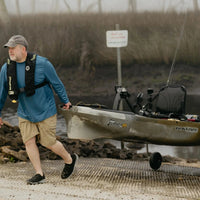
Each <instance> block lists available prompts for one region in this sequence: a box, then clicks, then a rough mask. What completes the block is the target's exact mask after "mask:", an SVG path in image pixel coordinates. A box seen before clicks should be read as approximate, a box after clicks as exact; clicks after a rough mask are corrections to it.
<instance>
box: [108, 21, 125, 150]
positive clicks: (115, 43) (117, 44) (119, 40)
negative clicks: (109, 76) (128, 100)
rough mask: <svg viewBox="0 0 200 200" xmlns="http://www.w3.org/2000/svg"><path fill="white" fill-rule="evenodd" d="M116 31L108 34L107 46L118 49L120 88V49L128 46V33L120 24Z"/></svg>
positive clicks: (120, 81) (119, 82)
mask: <svg viewBox="0 0 200 200" xmlns="http://www.w3.org/2000/svg"><path fill="white" fill-rule="evenodd" d="M115 28H116V30H115V31H107V32H106V45H107V47H111V48H117V74H118V86H122V70H121V53H120V48H121V47H126V46H127V45H128V31H127V30H119V29H120V27H119V24H116V26H115ZM119 110H123V102H122V101H121V102H120V105H119ZM121 148H122V149H124V143H123V142H121Z"/></svg>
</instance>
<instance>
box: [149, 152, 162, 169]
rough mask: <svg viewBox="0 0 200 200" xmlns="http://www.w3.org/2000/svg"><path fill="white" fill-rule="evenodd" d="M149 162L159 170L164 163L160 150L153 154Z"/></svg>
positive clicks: (153, 167)
mask: <svg viewBox="0 0 200 200" xmlns="http://www.w3.org/2000/svg"><path fill="white" fill-rule="evenodd" d="M149 164H150V167H151V168H152V169H153V170H154V171H156V170H158V169H159V168H160V166H161V164H162V156H161V154H160V153H159V152H155V153H153V154H151V156H150V160H149Z"/></svg>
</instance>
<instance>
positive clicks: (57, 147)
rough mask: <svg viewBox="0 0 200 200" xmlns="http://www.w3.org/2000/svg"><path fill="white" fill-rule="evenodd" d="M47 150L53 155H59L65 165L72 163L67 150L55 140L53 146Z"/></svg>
mask: <svg viewBox="0 0 200 200" xmlns="http://www.w3.org/2000/svg"><path fill="white" fill-rule="evenodd" d="M47 148H48V149H50V150H51V151H53V152H54V153H55V154H57V155H59V156H60V157H61V158H62V159H63V160H64V162H65V163H66V164H71V163H72V158H71V155H70V154H69V153H68V152H67V150H66V149H65V148H64V146H63V144H62V143H61V142H60V141H58V140H57V141H56V143H55V144H54V145H52V146H50V147H47Z"/></svg>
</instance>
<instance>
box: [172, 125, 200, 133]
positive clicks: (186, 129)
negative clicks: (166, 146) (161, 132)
mask: <svg viewBox="0 0 200 200" xmlns="http://www.w3.org/2000/svg"><path fill="white" fill-rule="evenodd" d="M176 130H177V131H183V132H190V133H197V132H198V131H199V129H198V128H195V127H182V126H176Z"/></svg>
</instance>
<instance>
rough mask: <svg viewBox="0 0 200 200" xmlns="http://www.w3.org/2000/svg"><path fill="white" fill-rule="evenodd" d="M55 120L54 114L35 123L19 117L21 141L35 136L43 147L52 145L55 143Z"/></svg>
mask: <svg viewBox="0 0 200 200" xmlns="http://www.w3.org/2000/svg"><path fill="white" fill-rule="evenodd" d="M56 122H57V115H56V114H55V115H53V116H52V117H49V118H47V119H45V120H43V121H41V122H37V123H33V122H30V121H29V120H26V119H23V118H21V117H19V128H20V132H21V135H22V140H23V142H24V143H26V142H27V141H28V140H30V139H31V138H33V137H35V136H37V139H38V140H39V142H40V144H41V145H43V146H45V147H49V146H52V145H54V144H55V143H56Z"/></svg>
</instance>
